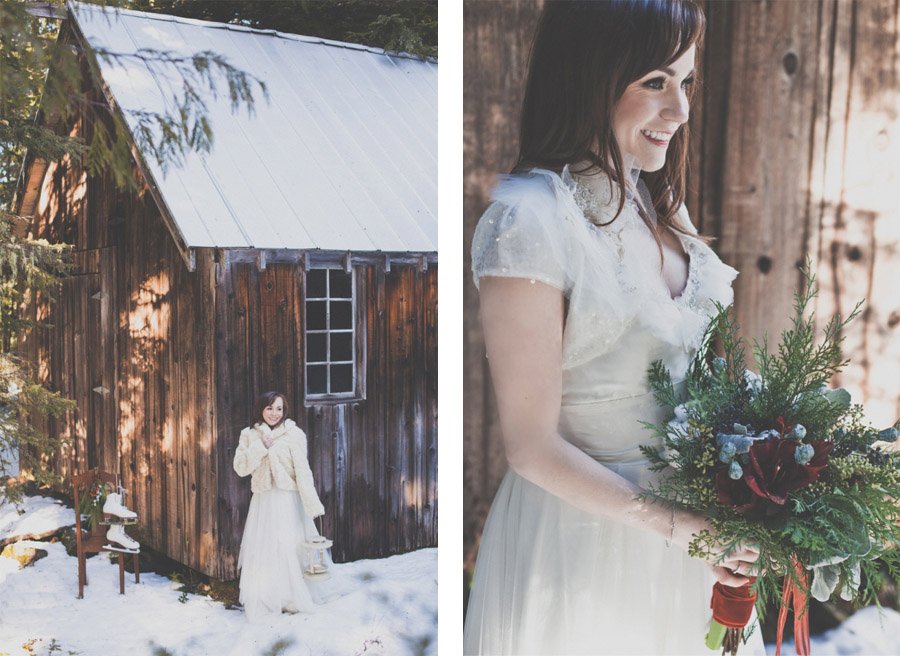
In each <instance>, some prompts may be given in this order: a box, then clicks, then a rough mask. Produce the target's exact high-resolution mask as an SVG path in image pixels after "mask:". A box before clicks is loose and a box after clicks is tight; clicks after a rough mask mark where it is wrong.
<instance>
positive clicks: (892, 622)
mask: <svg viewBox="0 0 900 656" xmlns="http://www.w3.org/2000/svg"><path fill="white" fill-rule="evenodd" d="M788 621H789V622H790V621H792V620H790V619H789V620H788ZM809 646H810V650H811V651H812V653H813V654H814V655H815V656H896V655H897V654H900V613H898V612H897V611H895V610H892V609H890V608H883V609H881V610H880V611H879V609H878V608H876V607H874V606H869V607H867V608H862V609H860V610H858V611H857V612H855V613H854V614H853V615H851V616H850V617H849V618H848V619H847V621H846V622H844V623H843V624H841V625H840V626H838V627H836V628H834V629H832V630H830V631H826V632H825V633H823V634H822V635H819V636H812V637H811V638H810V645H809ZM766 652H767V653H768V654H770V655H772V656H774V654H775V645H774V644H773V645H766ZM781 653H782V654H794V653H796V652H795V651H794V642H793V641H791V642H785V643H784V644H782V646H781Z"/></svg>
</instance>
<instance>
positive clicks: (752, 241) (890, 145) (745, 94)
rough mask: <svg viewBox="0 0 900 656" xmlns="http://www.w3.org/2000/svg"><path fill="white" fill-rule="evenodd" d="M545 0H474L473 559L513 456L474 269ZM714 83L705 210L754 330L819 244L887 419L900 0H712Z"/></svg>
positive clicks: (898, 154) (891, 415)
mask: <svg viewBox="0 0 900 656" xmlns="http://www.w3.org/2000/svg"><path fill="white" fill-rule="evenodd" d="M539 5H540V2H539V0H534V1H531V2H492V1H485V0H467V1H466V4H465V23H464V29H465V48H464V57H465V59H464V62H465V65H464V76H465V81H464V90H465V109H464V121H465V153H464V163H465V176H466V177H465V179H466V190H465V201H464V208H465V242H464V243H465V246H464V247H465V258H464V269H465V270H464V273H463V275H464V277H465V281H466V282H465V292H464V304H465V346H464V352H465V355H464V357H465V373H464V376H465V381H466V382H465V398H464V402H465V414H466V417H465V424H464V425H465V436H464V440H465V441H464V453H465V461H464V462H465V464H464V467H465V486H466V490H465V491H466V493H465V503H464V508H465V510H464V516H465V517H466V520H465V521H466V524H465V544H466V566H467V568H470V567H471V566H472V564H473V558H474V555H475V549H476V547H477V539H478V536H479V535H480V531H481V526H482V523H483V521H484V516H485V512H486V509H487V507H489V505H490V501H491V499H492V498H493V495H494V491H495V490H496V486H497V484H498V483H499V479H500V477H501V476H502V474H503V472H504V471H505V463H504V461H503V456H502V452H501V450H500V445H499V425H498V423H497V420H496V410H495V404H494V401H493V397H492V392H491V390H490V380H489V375H488V370H487V366H486V362H485V360H484V347H483V342H482V338H481V333H480V327H479V322H478V317H477V309H478V300H477V292H476V290H475V288H474V286H473V285H472V283H471V276H470V273H469V267H470V258H469V250H468V249H469V244H470V243H471V237H472V232H473V230H474V226H475V223H476V222H477V220H478V217H479V215H480V214H481V212H482V211H483V210H484V208H485V206H486V204H487V198H488V190H489V188H490V185H491V183H492V179H493V175H494V174H495V173H496V172H498V171H501V172H502V171H507V170H509V168H510V166H511V165H512V163H513V161H514V157H515V152H516V143H517V134H516V130H517V123H518V113H519V105H520V103H521V94H522V89H523V84H524V74H525V65H526V60H527V55H528V46H529V44H530V39H531V35H532V33H533V29H534V25H535V20H536V18H537V16H538V13H539ZM704 6H705V9H706V14H707V20H708V29H707V33H706V47H705V52H704V56H703V62H702V76H703V80H704V81H703V87H702V93H701V95H700V96H699V97H698V98H697V99H696V101H695V105H694V108H693V111H692V118H691V129H692V133H693V135H694V141H693V144H692V166H691V180H690V195H689V198H688V205H689V209H690V210H691V215H692V217H693V219H694V222H695V223H696V224H698V227H699V228H700V230H701V231H702V232H704V233H705V234H707V235H710V236H713V237H716V239H717V241H716V242H715V244H714V247H715V248H716V249H717V251H718V252H719V254H720V255H721V256H722V258H723V259H724V260H725V261H726V262H728V263H729V264H732V265H734V266H735V267H736V268H737V269H738V270H739V271H740V272H741V275H740V276H739V277H738V279H737V281H736V283H735V309H736V312H737V317H738V320H739V321H740V323H741V325H742V326H743V333H744V335H745V336H747V337H751V338H752V337H760V336H762V334H763V333H764V332H765V331H768V332H769V334H770V335H772V336H774V337H777V334H778V333H779V332H780V330H781V329H782V328H783V327H785V325H786V319H787V317H788V314H789V312H790V308H791V299H792V292H793V290H794V289H795V288H797V287H798V285H799V284H800V282H801V276H800V273H799V271H798V269H797V265H798V264H799V263H802V262H803V261H804V260H805V259H806V258H810V259H811V261H812V263H813V265H814V268H815V270H816V272H817V274H818V276H819V281H820V284H821V287H822V293H821V295H820V297H819V301H818V306H817V308H816V311H817V315H818V316H819V317H820V318H822V319H820V321H824V318H827V317H828V316H830V315H831V314H832V313H833V312H835V311H838V310H840V311H842V312H845V313H846V312H848V311H849V310H850V309H851V308H852V307H853V304H854V303H855V301H856V300H857V299H861V298H867V299H868V302H867V306H866V307H867V310H866V312H865V313H864V314H863V316H862V317H861V318H860V319H859V320H858V321H857V322H856V323H855V324H854V325H852V326H851V327H850V328H849V329H848V330H847V332H846V342H845V352H846V355H847V356H848V357H849V358H851V360H852V364H851V365H850V367H848V369H847V370H846V373H845V374H843V375H842V376H841V378H840V379H839V380H836V381H833V382H834V383H835V384H842V385H844V386H846V387H848V388H849V389H850V391H851V392H852V393H853V394H854V397H855V398H856V400H858V401H861V402H863V403H865V405H866V408H867V411H868V413H869V416H870V419H871V420H872V421H873V422H875V423H877V424H880V425H887V424H889V423H892V422H893V421H894V420H895V419H896V418H897V417H898V416H900V389H898V386H897V383H896V374H895V372H896V371H897V369H898V366H900V339H898V328H897V326H898V324H900V295H898V293H897V292H896V291H895V289H892V287H891V285H896V281H897V280H900V254H898V253H900V250H898V247H900V200H898V198H900V197H898V195H897V193H896V189H897V188H898V176H900V134H898V131H900V118H898V107H900V94H898V84H900V82H898V70H897V66H896V58H897V57H896V53H897V51H898V47H900V41H898V31H900V8H898V5H897V3H896V2H894V1H893V0H866V1H865V2H862V1H850V0H794V1H791V2H788V1H765V0H745V1H742V2H706V3H705V4H704Z"/></svg>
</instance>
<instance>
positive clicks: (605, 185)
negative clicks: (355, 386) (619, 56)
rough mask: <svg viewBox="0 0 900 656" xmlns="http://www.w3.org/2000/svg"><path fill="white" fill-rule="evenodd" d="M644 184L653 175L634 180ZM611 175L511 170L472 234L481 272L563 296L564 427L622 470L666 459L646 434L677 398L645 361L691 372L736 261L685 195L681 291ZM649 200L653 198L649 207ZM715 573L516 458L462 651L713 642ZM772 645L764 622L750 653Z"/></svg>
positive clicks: (587, 650) (669, 650) (489, 534)
mask: <svg viewBox="0 0 900 656" xmlns="http://www.w3.org/2000/svg"><path fill="white" fill-rule="evenodd" d="M588 183H589V184H590V189H585V188H584V185H585V184H588ZM636 188H637V195H638V196H639V197H640V198H645V197H646V195H647V190H646V187H644V186H643V183H642V182H638V183H637V187H636ZM618 194H619V192H618V186H617V185H614V184H612V182H611V181H610V179H609V178H608V177H605V176H602V174H600V175H598V176H594V179H592V180H588V181H587V182H585V180H583V179H582V178H580V177H579V179H578V180H576V179H575V178H574V177H573V176H572V175H571V174H570V172H569V170H568V169H567V168H566V169H563V171H562V173H561V174H557V173H554V172H551V171H546V170H542V169H534V170H532V171H531V172H529V173H524V174H515V175H511V176H507V177H505V178H504V179H502V180H501V182H500V183H499V184H498V186H497V187H496V189H495V190H494V193H493V200H494V202H493V204H492V205H491V206H490V207H489V208H488V209H487V211H486V212H485V213H484V215H483V216H482V218H481V220H480V221H479V223H478V227H477V228H476V231H475V236H474V239H473V243H472V270H473V273H474V279H475V283H476V285H478V283H479V281H480V279H481V278H483V277H485V276H498V277H515V278H525V279H529V280H534V281H540V282H542V283H544V284H547V285H551V286H553V287H556V288H557V289H559V290H560V291H561V292H562V293H563V294H564V295H565V297H566V299H567V302H568V305H567V314H566V323H565V330H564V332H563V353H562V366H563V372H562V385H563V387H562V405H561V408H560V419H559V426H558V430H559V433H560V435H561V436H562V437H563V438H564V439H566V440H567V441H569V442H570V443H572V444H574V445H576V446H577V447H578V448H580V449H581V450H582V451H584V452H585V453H587V454H588V455H589V456H591V457H592V458H594V459H595V460H597V461H598V462H600V463H602V464H603V465H604V466H606V467H608V468H610V469H611V470H613V471H615V472H616V473H618V474H619V475H620V476H622V477H624V478H626V479H628V480H630V481H631V482H633V483H635V484H637V485H639V486H646V485H647V484H649V483H651V482H652V481H653V480H654V479H655V478H656V477H657V476H658V474H654V473H652V472H650V471H649V469H648V468H647V466H648V463H647V460H646V459H645V458H644V456H643V454H642V453H641V452H640V449H639V448H638V447H639V446H640V445H642V444H651V443H652V441H653V437H652V434H651V433H650V432H649V431H647V430H646V429H644V428H643V427H642V426H641V424H640V422H642V421H647V422H653V423H659V422H661V421H664V420H665V419H666V418H667V415H668V414H669V413H670V410H666V409H663V408H660V407H658V406H657V405H656V403H655V401H654V399H653V396H652V394H651V393H650V388H649V384H648V382H647V369H648V367H649V366H650V364H651V363H652V362H653V361H654V360H662V361H663V363H664V364H665V365H666V366H667V367H668V368H669V371H670V372H671V373H672V376H673V379H675V380H678V379H680V378H682V377H683V376H684V374H685V373H686V371H687V367H688V365H689V363H690V360H691V359H692V358H693V356H694V354H695V353H696V351H697V349H698V348H699V346H700V342H701V340H702V337H703V334H704V332H705V330H706V327H707V325H708V323H709V321H710V319H711V317H712V316H714V315H715V312H716V307H715V306H716V303H720V304H722V305H729V304H730V303H731V301H732V298H733V295H732V290H731V282H732V281H733V280H734V278H735V276H736V275H737V272H736V271H735V270H734V269H733V268H731V267H729V266H727V265H725V264H724V263H722V261H721V260H720V259H719V258H718V257H717V256H716V254H715V253H714V252H713V251H712V250H711V249H710V248H709V246H707V245H706V244H705V243H704V242H703V241H702V240H700V239H698V238H697V237H696V236H695V235H696V230H695V229H694V227H693V225H692V224H691V223H690V220H689V218H688V216H687V212H686V211H685V210H684V209H683V208H682V209H681V210H680V211H679V213H678V215H677V218H678V221H679V224H680V226H681V227H682V228H683V229H684V230H685V232H687V233H690V234H688V235H680V234H678V233H674V231H673V234H676V236H677V238H678V240H679V241H680V242H681V246H682V248H683V250H684V254H685V255H686V256H687V257H688V260H689V262H688V264H687V269H688V271H687V281H686V284H685V287H684V291H683V292H682V293H681V294H680V295H678V296H676V297H675V298H673V297H672V293H671V292H670V290H669V287H667V285H666V283H665V281H664V279H663V277H662V275H661V272H660V260H659V256H658V253H659V250H658V246H657V242H656V241H655V240H654V238H653V236H652V233H651V232H650V229H649V228H648V226H647V225H646V224H645V223H644V220H643V219H642V218H641V216H640V214H639V212H638V205H637V202H639V201H638V199H634V198H626V202H625V203H624V208H623V210H622V212H621V213H620V214H619V215H618V216H616V212H617V210H618V206H619V203H618V200H619V195H618ZM648 205H649V204H648V203H647V202H646V201H645V202H644V203H643V207H648ZM712 582H713V580H712V574H711V572H710V570H709V568H708V567H707V566H706V565H705V564H704V563H702V562H700V561H699V560H696V559H693V558H690V557H689V556H688V555H687V554H686V553H685V552H683V551H681V550H680V549H678V548H675V547H668V546H667V545H666V543H665V540H664V539H663V538H661V537H659V536H658V535H656V534H654V533H650V532H648V531H643V530H641V529H637V528H632V527H629V526H626V525H624V524H621V523H619V522H616V521H614V520H607V519H600V518H597V517H595V516H593V515H590V514H588V513H585V512H583V511H581V510H579V509H577V508H575V507H573V506H571V505H569V504H568V503H566V502H565V501H563V500H561V499H560V498H559V497H556V496H554V495H552V494H550V493H549V492H547V491H546V490H544V489H543V488H541V487H538V486H536V485H534V484H532V483H530V482H529V481H527V480H525V479H523V478H521V477H520V476H518V475H517V474H516V473H515V472H513V471H509V472H508V473H507V474H506V476H505V477H504V479H503V481H502V483H501V485H500V488H499V490H498V492H497V495H496V497H495V499H494V502H493V505H492V507H491V511H490V514H489V516H488V519H487V522H486V524H485V529H484V533H483V535H482V538H481V543H480V547H479V554H478V561H477V564H476V568H475V578H474V581H473V587H472V591H471V594H470V598H469V605H468V610H467V615H466V627H465V642H464V649H465V653H466V654H704V653H706V654H709V653H712V652H709V651H708V650H707V649H706V647H705V645H704V643H703V638H704V636H705V632H706V628H707V625H708V622H709V616H710V611H709V600H710V593H711V590H712ZM757 652H758V653H765V652H764V650H763V647H762V641H761V639H760V638H759V635H758V632H757V635H756V636H755V637H754V638H753V639H752V641H751V643H750V644H748V645H745V646H744V647H743V648H742V653H744V654H753V653H757Z"/></svg>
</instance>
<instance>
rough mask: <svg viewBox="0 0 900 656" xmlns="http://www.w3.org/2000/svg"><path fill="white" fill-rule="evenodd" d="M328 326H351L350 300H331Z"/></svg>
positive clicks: (351, 308)
mask: <svg viewBox="0 0 900 656" xmlns="http://www.w3.org/2000/svg"><path fill="white" fill-rule="evenodd" d="M330 328H331V329H332V330H334V329H341V328H343V329H347V328H353V304H352V303H351V302H350V301H331V326H330Z"/></svg>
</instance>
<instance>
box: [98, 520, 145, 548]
mask: <svg viewBox="0 0 900 656" xmlns="http://www.w3.org/2000/svg"><path fill="white" fill-rule="evenodd" d="M106 539H107V540H109V544H107V545H104V547H105V548H106V549H109V550H111V551H121V552H123V553H140V551H141V545H140V544H139V543H138V541H137V540H133V539H132V538H130V537H129V536H128V534H127V533H126V532H125V529H124V528H122V525H121V524H113V525H112V526H110V527H109V530H108V531H107V532H106Z"/></svg>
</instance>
